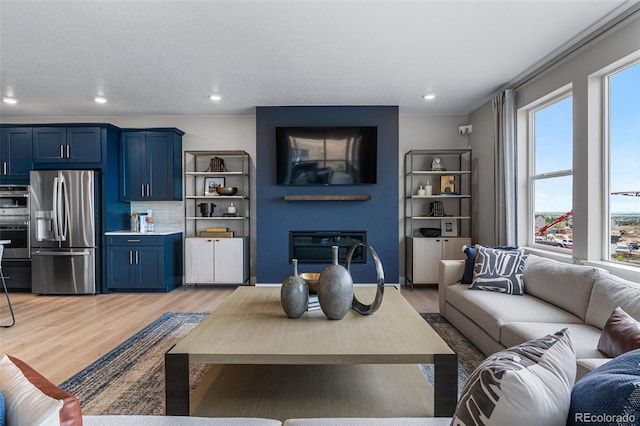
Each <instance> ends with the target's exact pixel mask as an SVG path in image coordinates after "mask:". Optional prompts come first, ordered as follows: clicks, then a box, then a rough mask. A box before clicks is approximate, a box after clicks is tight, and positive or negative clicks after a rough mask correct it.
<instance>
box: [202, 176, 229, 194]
mask: <svg viewBox="0 0 640 426" xmlns="http://www.w3.org/2000/svg"><path fill="white" fill-rule="evenodd" d="M219 186H224V178H223V177H206V178H204V195H207V196H212V195H218V193H217V192H216V188H217V187H219Z"/></svg>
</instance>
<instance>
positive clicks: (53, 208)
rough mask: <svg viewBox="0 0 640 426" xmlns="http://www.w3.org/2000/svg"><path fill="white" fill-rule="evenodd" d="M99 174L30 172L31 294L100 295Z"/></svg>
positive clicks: (89, 172)
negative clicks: (98, 270) (97, 262)
mask: <svg viewBox="0 0 640 426" xmlns="http://www.w3.org/2000/svg"><path fill="white" fill-rule="evenodd" d="M94 173H95V172H94V171H92V170H41V171H33V172H31V176H30V177H31V291H32V292H33V293H39V294H94V293H96V235H95V234H96V225H95V211H96V210H95V203H96V194H95V191H96V190H95V174H94Z"/></svg>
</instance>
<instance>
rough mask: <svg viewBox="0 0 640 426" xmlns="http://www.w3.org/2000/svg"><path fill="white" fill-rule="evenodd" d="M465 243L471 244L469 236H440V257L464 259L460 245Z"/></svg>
mask: <svg viewBox="0 0 640 426" xmlns="http://www.w3.org/2000/svg"><path fill="white" fill-rule="evenodd" d="M465 244H466V245H469V244H471V238H451V237H445V238H442V259H447V260H457V259H460V260H464V259H466V255H465V254H464V253H463V252H462V246H464V245H465Z"/></svg>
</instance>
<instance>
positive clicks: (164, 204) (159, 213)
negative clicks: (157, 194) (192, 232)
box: [131, 201, 184, 231]
mask: <svg viewBox="0 0 640 426" xmlns="http://www.w3.org/2000/svg"><path fill="white" fill-rule="evenodd" d="M147 210H151V211H152V215H153V219H154V221H155V224H156V226H155V228H156V231H165V230H181V231H183V230H184V203H183V202H182V201H148V202H132V203H131V212H133V211H138V212H140V213H145V212H146V211H147Z"/></svg>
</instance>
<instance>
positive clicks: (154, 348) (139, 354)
mask: <svg viewBox="0 0 640 426" xmlns="http://www.w3.org/2000/svg"><path fill="white" fill-rule="evenodd" d="M207 315H208V314H206V313H176V312H167V313H166V314H164V315H162V316H161V317H160V318H158V319H157V320H155V321H154V322H152V323H151V324H149V325H148V326H147V327H145V328H144V329H142V330H141V331H140V332H138V333H136V334H135V335H134V336H132V337H131V338H129V339H128V340H126V341H125V342H123V343H122V344H121V345H119V346H118V347H117V348H115V349H113V350H112V351H110V352H109V353H107V354H106V355H104V356H103V357H101V358H100V359H99V360H97V361H96V362H94V363H93V364H91V365H90V366H88V367H87V368H85V369H84V370H82V371H80V372H79V373H78V374H76V375H74V376H73V377H71V378H70V379H68V380H66V381H65V382H64V383H62V384H61V385H60V387H61V388H63V389H65V390H66V391H68V392H69V393H71V394H72V395H75V396H76V397H77V398H78V400H79V401H80V405H81V406H82V412H83V413H84V414H87V415H110V414H122V415H164V414H165V395H164V383H165V380H164V354H165V352H166V351H168V350H169V349H170V348H171V347H172V346H173V345H174V344H176V343H177V342H179V341H180V340H181V339H182V338H183V337H184V336H185V335H186V334H187V333H188V332H189V331H191V330H192V329H193V328H194V327H195V326H196V325H198V324H199V323H200V321H202V320H203V319H204V318H205V317H206V316H207ZM422 316H423V317H424V318H425V320H426V321H427V322H428V323H429V324H430V325H431V326H432V327H433V328H434V330H436V332H437V333H438V334H439V335H440V336H441V337H442V338H443V339H444V340H445V341H446V342H447V343H448V344H449V346H450V347H451V349H453V350H454V351H455V352H456V353H457V354H458V386H459V389H462V386H463V385H464V383H465V382H466V381H467V378H468V377H469V374H470V373H471V372H472V371H473V370H474V369H475V367H476V366H477V365H478V364H479V363H480V362H481V361H482V360H483V359H484V356H483V355H482V353H481V352H480V351H479V350H478V349H477V348H475V346H473V345H472V344H471V343H470V342H469V341H468V340H467V339H466V338H465V337H464V336H462V335H461V334H460V333H459V332H458V331H457V330H456V329H455V328H454V327H453V326H452V325H451V324H449V322H447V320H445V319H444V318H442V317H441V316H440V315H439V314H422ZM420 367H421V370H422V372H423V374H424V375H425V377H426V378H427V380H428V381H429V383H431V384H433V365H421V366H420ZM208 369H209V366H208V365H204V364H202V365H201V364H195V365H191V366H190V371H189V376H190V378H189V383H190V385H191V387H192V388H193V387H195V386H196V385H197V384H198V382H199V381H200V379H201V378H202V377H203V376H204V375H205V374H206V372H207V370H208Z"/></svg>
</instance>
